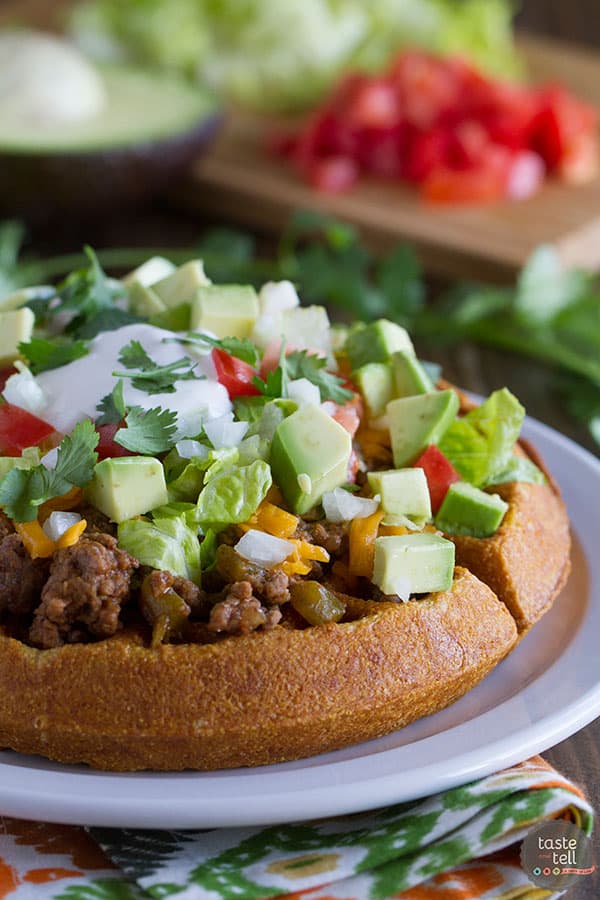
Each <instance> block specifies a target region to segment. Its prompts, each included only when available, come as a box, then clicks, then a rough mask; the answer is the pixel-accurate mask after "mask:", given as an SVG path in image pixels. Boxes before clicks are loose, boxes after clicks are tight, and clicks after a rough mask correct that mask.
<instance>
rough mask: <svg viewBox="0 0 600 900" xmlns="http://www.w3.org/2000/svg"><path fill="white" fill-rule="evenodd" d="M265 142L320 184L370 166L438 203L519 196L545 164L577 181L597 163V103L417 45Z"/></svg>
mask: <svg viewBox="0 0 600 900" xmlns="http://www.w3.org/2000/svg"><path fill="white" fill-rule="evenodd" d="M272 147H273V149H274V150H275V151H276V152H279V153H281V154H283V155H284V156H286V157H288V158H289V159H290V161H291V162H292V163H293V164H294V165H295V166H296V168H297V169H298V170H299V171H300V172H301V174H302V175H303V176H304V177H305V178H306V180H307V181H308V182H309V183H310V184H312V185H313V186H314V187H316V188H318V189H320V190H324V191H330V192H339V191H344V190H347V189H348V188H350V187H352V185H353V184H354V183H355V182H356V180H357V178H358V177H359V175H360V174H361V173H372V174H375V175H379V176H383V177H386V178H393V179H402V180H404V181H408V182H412V183H414V184H416V185H419V186H420V190H421V194H422V196H423V197H424V198H425V199H426V200H428V201H431V202H435V203H481V202H489V201H495V200H499V199H501V198H503V197H512V198H524V197H528V196H530V195H531V194H533V193H534V192H535V191H536V190H537V188H538V187H539V186H540V184H541V182H542V180H543V178H544V176H545V174H546V173H553V174H556V175H558V176H560V177H561V178H563V179H564V180H566V181H568V182H571V183H581V182H585V181H587V180H589V179H590V178H592V177H593V176H594V175H595V174H596V173H597V171H598V137H597V114H596V110H595V109H594V108H592V107H591V106H589V105H588V104H586V103H584V102H583V101H581V100H579V99H578V98H576V97H575V96H573V94H571V93H570V92H569V91H568V90H566V89H565V88H563V87H561V86H559V85H550V86H542V87H530V86H526V85H521V84H513V83H508V82H504V81H500V80H494V79H492V78H490V77H489V76H487V75H484V74H482V73H481V72H479V71H477V70H476V69H475V68H473V67H472V66H471V65H470V64H468V63H466V62H464V61H463V60H461V59H454V58H441V57H436V56H432V55H428V54H426V53H422V52H406V53H403V54H402V55H400V56H399V57H398V58H397V59H396V60H395V61H394V62H393V64H392V65H391V66H390V67H389V69H388V70H387V71H386V72H384V73H383V74H381V75H377V76H371V75H364V74H352V75H349V76H347V77H346V78H345V79H344V80H343V81H342V82H341V83H340V84H339V86H338V88H337V89H336V90H335V92H334V93H333V95H332V96H331V97H330V98H329V99H328V100H327V101H326V102H325V103H324V104H323V105H322V106H321V107H320V108H318V109H317V110H315V111H314V113H313V114H312V115H311V116H310V118H309V119H308V121H307V122H306V123H305V124H304V126H303V127H302V128H301V129H300V131H299V132H297V133H294V134H287V133H286V134H281V135H277V136H274V138H273V141H272Z"/></svg>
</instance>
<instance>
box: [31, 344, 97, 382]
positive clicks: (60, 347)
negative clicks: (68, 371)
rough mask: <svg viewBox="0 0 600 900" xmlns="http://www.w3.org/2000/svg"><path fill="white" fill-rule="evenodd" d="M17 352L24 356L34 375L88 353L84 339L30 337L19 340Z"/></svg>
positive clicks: (63, 364)
mask: <svg viewBox="0 0 600 900" xmlns="http://www.w3.org/2000/svg"><path fill="white" fill-rule="evenodd" d="M19 353H20V354H21V355H22V356H24V357H25V359H26V360H27V364H28V366H29V368H30V369H31V371H32V372H33V374H34V375H39V373H40V372H47V371H48V370H49V369H57V368H58V367H59V366H65V365H67V363H70V362H73V361H74V360H76V359H81V358H82V357H83V356H87V354H88V353H89V350H88V346H87V343H86V342H85V341H72V342H69V343H65V342H61V341H47V340H45V339H44V338H37V337H34V338H31V340H30V341H21V343H20V344H19Z"/></svg>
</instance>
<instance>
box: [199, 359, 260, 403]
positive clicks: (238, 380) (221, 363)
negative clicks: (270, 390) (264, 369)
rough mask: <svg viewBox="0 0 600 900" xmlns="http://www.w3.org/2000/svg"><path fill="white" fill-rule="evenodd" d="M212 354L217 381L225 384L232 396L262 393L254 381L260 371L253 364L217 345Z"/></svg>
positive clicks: (251, 395) (248, 395)
mask: <svg viewBox="0 0 600 900" xmlns="http://www.w3.org/2000/svg"><path fill="white" fill-rule="evenodd" d="M211 356H212V361H213V365H214V367H215V372H216V375H217V381H218V382H219V384H222V385H223V387H224V388H225V389H226V390H227V393H228V394H229V396H230V397H231V398H233V397H253V396H256V395H257V394H260V391H259V390H258V388H257V387H255V385H254V384H253V383H252V382H253V379H254V378H255V377H256V376H257V374H258V373H257V372H256V369H253V368H252V366H251V365H249V364H248V363H247V362H244V360H243V359H238V358H237V357H236V356H231V354H229V353H226V352H225V350H221V348H220V347H215V348H214V349H213V350H212V351H211Z"/></svg>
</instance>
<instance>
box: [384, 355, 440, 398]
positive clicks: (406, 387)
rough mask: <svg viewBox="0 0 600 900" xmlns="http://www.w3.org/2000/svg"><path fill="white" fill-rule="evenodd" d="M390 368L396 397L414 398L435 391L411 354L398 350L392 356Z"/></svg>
mask: <svg viewBox="0 0 600 900" xmlns="http://www.w3.org/2000/svg"><path fill="white" fill-rule="evenodd" d="M392 367H393V372H394V388H395V396H396V397H414V395H415V394H428V393H430V392H431V391H434V390H435V385H434V383H433V381H432V380H431V378H430V377H429V375H428V374H427V372H426V371H425V369H424V368H423V366H422V365H421V363H420V362H419V360H418V359H417V357H416V356H415V355H414V354H413V353H407V352H406V350H398V351H397V352H396V353H394V355H393V356H392Z"/></svg>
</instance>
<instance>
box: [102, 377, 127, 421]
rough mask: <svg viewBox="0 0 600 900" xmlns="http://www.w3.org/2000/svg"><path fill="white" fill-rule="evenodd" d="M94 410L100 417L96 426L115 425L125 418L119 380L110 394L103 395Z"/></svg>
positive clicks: (120, 381)
mask: <svg viewBox="0 0 600 900" xmlns="http://www.w3.org/2000/svg"><path fill="white" fill-rule="evenodd" d="M96 409H97V410H98V411H99V412H100V413H101V415H100V416H99V417H98V418H97V419H96V425H116V424H117V423H118V422H121V421H122V420H123V419H124V418H125V413H126V407H125V401H124V400H123V382H122V380H121V379H120V378H119V380H118V381H117V383H116V384H115V386H114V388H113V389H112V391H111V392H110V394H105V395H104V397H103V398H102V400H101V401H100V403H99V404H98V406H97V407H96Z"/></svg>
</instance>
